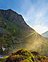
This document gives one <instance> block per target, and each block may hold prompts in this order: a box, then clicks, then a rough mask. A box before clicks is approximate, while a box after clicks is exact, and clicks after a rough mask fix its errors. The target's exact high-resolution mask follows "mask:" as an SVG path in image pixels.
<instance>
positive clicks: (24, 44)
mask: <svg viewBox="0 0 48 62" xmlns="http://www.w3.org/2000/svg"><path fill="white" fill-rule="evenodd" d="M20 48H27V49H30V50H33V51H38V52H40V53H41V54H48V39H46V38H44V37H42V36H41V35H39V34H38V33H37V32H36V31H35V30H34V29H32V28H31V27H29V26H28V25H27V24H26V23H25V21H24V19H23V17H22V15H20V14H18V13H16V12H15V11H13V10H11V9H8V10H0V54H1V52H2V54H4V53H10V52H12V51H15V50H18V49H20Z"/></svg>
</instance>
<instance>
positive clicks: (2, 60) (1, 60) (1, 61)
mask: <svg viewBox="0 0 48 62" xmlns="http://www.w3.org/2000/svg"><path fill="white" fill-rule="evenodd" d="M6 58H8V56H4V57H3V58H0V62H4V61H5V59H6Z"/></svg>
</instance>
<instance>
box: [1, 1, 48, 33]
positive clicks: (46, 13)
mask: <svg viewBox="0 0 48 62" xmlns="http://www.w3.org/2000/svg"><path fill="white" fill-rule="evenodd" d="M8 8H9V9H13V10H14V11H16V12H18V13H20V14H22V15H23V17H24V19H25V21H26V23H27V24H28V25H30V26H31V27H33V28H34V29H35V30H36V31H37V32H38V33H40V34H41V33H42V32H44V31H46V30H48V28H47V27H48V0H17V1H16V0H10V1H9V0H5V1H4V0H1V1H0V9H8Z"/></svg>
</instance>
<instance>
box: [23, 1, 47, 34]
mask: <svg viewBox="0 0 48 62" xmlns="http://www.w3.org/2000/svg"><path fill="white" fill-rule="evenodd" d="M28 3H29V4H30V6H29V7H28V10H26V13H25V14H24V17H25V19H26V22H27V23H28V24H29V25H30V26H31V27H33V28H34V29H35V30H36V31H37V32H38V33H40V34H41V33H43V32H45V31H47V30H48V23H47V22H48V1H47V0H28ZM26 4H27V3H26ZM25 8H26V5H25Z"/></svg>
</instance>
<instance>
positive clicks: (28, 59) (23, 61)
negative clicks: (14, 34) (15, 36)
mask: <svg viewBox="0 0 48 62" xmlns="http://www.w3.org/2000/svg"><path fill="white" fill-rule="evenodd" d="M37 53H38V52H32V53H31V52H30V51H28V50H26V49H20V50H18V51H16V52H14V53H12V54H11V55H9V56H5V57H4V58H1V59H0V62H48V57H46V56H41V55H39V54H37Z"/></svg>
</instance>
